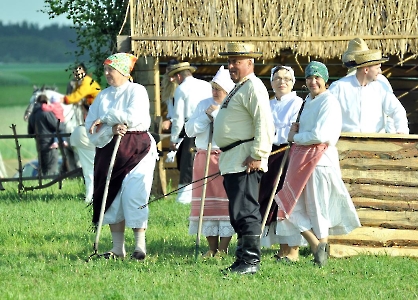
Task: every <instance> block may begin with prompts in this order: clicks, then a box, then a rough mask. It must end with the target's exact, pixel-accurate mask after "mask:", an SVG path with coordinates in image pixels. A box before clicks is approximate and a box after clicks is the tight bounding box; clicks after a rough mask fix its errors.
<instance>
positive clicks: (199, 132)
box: [185, 98, 219, 150]
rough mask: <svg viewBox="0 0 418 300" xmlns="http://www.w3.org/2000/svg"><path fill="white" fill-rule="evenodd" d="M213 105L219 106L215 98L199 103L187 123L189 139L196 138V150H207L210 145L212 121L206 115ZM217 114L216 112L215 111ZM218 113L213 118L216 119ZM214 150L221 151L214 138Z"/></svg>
mask: <svg viewBox="0 0 418 300" xmlns="http://www.w3.org/2000/svg"><path fill="white" fill-rule="evenodd" d="M211 105H218V103H216V102H215V100H213V98H210V99H205V100H202V101H200V102H199V104H198V105H197V107H196V109H195V111H194V112H193V115H192V116H191V117H190V119H189V120H188V121H187V122H186V125H185V129H186V134H187V136H189V137H196V139H195V144H196V148H198V149H204V150H207V148H208V144H209V129H210V123H211V120H210V119H209V117H208V115H207V114H206V112H205V111H206V110H207V109H208V107H209V106H211ZM214 112H215V111H214ZM216 115H217V113H213V114H212V117H213V118H214V119H215V118H216ZM212 149H219V147H218V145H216V143H215V141H214V140H213V137H212Z"/></svg>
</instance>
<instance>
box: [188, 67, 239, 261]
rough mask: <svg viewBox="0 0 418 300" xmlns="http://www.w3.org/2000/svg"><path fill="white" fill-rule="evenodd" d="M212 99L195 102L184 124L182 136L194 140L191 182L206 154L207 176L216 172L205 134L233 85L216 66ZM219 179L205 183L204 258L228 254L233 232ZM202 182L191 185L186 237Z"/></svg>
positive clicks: (193, 225)
mask: <svg viewBox="0 0 418 300" xmlns="http://www.w3.org/2000/svg"><path fill="white" fill-rule="evenodd" d="M211 84H212V95H213V98H209V99H205V100H202V101H200V102H199V104H198V105H197V107H196V109H195V111H194V112H193V114H192V116H191V117H190V119H189V120H188V121H187V122H186V124H185V129H186V134H187V136H189V137H196V140H195V143H196V149H197V153H196V156H195V159H194V163H193V181H196V180H198V179H200V178H203V177H204V176H205V164H206V157H207V155H210V162H209V166H208V174H209V175H210V174H216V173H218V172H219V156H220V154H221V151H220V150H219V147H218V146H217V145H216V143H215V141H214V140H213V138H212V140H211V143H212V148H211V151H210V153H209V154H208V153H207V150H208V145H209V131H210V130H211V124H213V120H214V119H215V118H216V114H217V113H218V112H219V107H220V104H221V103H222V100H223V99H224V98H225V97H226V96H227V95H228V93H229V92H230V91H231V90H232V89H233V88H234V86H235V84H234V82H233V81H232V80H231V77H230V76H229V72H228V70H225V69H224V67H223V66H222V67H220V68H219V70H218V72H217V73H216V75H215V77H213V79H212V81H211ZM222 182H223V177H222V176H218V177H216V178H215V179H212V178H209V179H208V181H207V184H206V197H205V200H204V201H205V202H204V211H203V221H202V234H203V235H204V236H206V240H207V241H208V244H209V250H208V251H207V252H206V253H205V254H204V257H213V256H224V255H225V254H227V253H228V246H229V242H230V241H231V238H232V236H233V235H234V233H235V231H234V229H233V228H232V225H231V222H230V221H229V209H228V205H229V202H228V197H227V196H226V192H225V189H224V188H223V186H222ZM202 189H203V187H202V183H201V182H195V183H193V191H192V205H191V211H190V218H189V220H190V224H189V234H196V233H197V231H198V224H199V216H200V206H201V198H202Z"/></svg>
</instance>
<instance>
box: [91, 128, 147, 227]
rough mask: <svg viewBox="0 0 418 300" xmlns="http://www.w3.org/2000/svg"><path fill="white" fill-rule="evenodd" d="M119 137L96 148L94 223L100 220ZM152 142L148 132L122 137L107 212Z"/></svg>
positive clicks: (107, 200) (110, 186)
mask: <svg viewBox="0 0 418 300" xmlns="http://www.w3.org/2000/svg"><path fill="white" fill-rule="evenodd" d="M116 139H117V136H116V135H115V136H114V137H113V139H112V141H111V142H110V143H109V144H107V145H106V146H104V147H103V148H96V156H95V158H94V193H93V219H92V222H93V223H95V224H96V223H97V222H98V221H99V218H100V210H101V206H102V201H103V194H104V189H105V186H106V178H107V174H108V171H109V166H110V159H111V157H112V153H113V150H114V148H115V143H116ZM150 146H151V140H150V137H149V135H148V133H147V132H138V131H137V132H131V131H128V132H127V134H126V135H125V136H124V137H122V139H121V141H120V145H119V149H118V153H117V155H116V159H115V165H114V166H113V171H112V176H111V177H110V183H109V190H108V194H107V199H106V206H105V211H106V210H107V209H108V208H109V207H110V205H111V204H112V202H113V200H114V199H115V197H116V195H117V194H118V192H119V189H120V188H121V186H122V181H123V180H124V179H125V176H126V175H127V174H128V173H129V172H130V171H131V170H132V169H133V168H135V166H136V165H137V164H138V163H139V162H140V161H141V160H142V159H143V158H144V157H145V155H147V153H148V152H149V150H150Z"/></svg>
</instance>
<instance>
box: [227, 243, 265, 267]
mask: <svg viewBox="0 0 418 300" xmlns="http://www.w3.org/2000/svg"><path fill="white" fill-rule="evenodd" d="M260 256H261V249H260V236H259V235H244V236H243V237H242V260H241V263H240V264H239V265H238V266H237V267H235V268H233V269H231V272H235V273H238V274H254V273H256V272H257V271H258V270H259V269H260Z"/></svg>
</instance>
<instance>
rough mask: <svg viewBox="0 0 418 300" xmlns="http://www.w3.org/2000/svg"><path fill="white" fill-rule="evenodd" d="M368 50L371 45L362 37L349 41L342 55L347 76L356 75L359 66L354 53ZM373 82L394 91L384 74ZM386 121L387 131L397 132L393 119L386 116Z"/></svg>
mask: <svg viewBox="0 0 418 300" xmlns="http://www.w3.org/2000/svg"><path fill="white" fill-rule="evenodd" d="M366 50H369V47H368V46H367V44H366V42H365V41H364V40H363V39H362V38H355V39H352V40H351V41H350V42H348V47H347V50H346V51H345V52H344V53H343V55H342V57H341V61H342V63H343V65H344V66H345V67H346V68H347V69H348V70H347V75H346V76H353V75H356V71H357V68H356V67H355V65H356V62H355V59H354V55H355V54H357V53H360V52H362V51H366ZM373 84H376V85H380V86H381V88H382V89H385V90H386V91H388V92H391V93H393V89H392V86H391V85H390V83H389V80H388V79H387V78H386V76H384V75H383V74H379V75H377V79H376V81H375V83H373ZM331 86H332V84H331ZM385 121H386V126H385V127H386V128H385V131H386V132H388V133H395V132H396V131H395V127H394V125H393V119H392V118H390V117H388V116H386V118H385Z"/></svg>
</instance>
